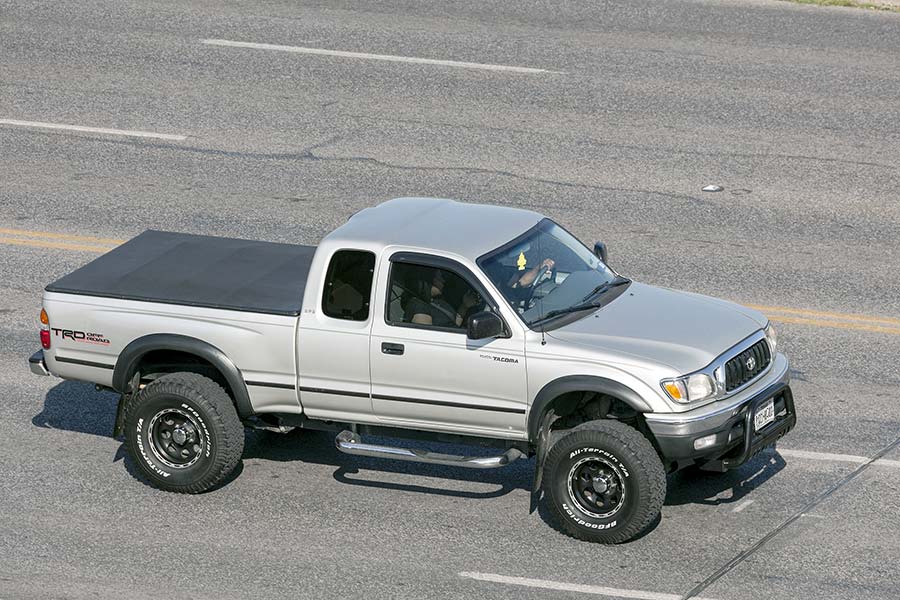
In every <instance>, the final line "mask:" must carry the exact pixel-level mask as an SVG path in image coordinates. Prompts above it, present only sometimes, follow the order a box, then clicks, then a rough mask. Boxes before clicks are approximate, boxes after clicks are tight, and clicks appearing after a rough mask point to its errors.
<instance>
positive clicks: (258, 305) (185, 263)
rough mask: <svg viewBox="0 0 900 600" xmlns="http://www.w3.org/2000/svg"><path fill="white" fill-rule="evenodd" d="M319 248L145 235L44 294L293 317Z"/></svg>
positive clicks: (163, 233)
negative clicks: (98, 297)
mask: <svg viewBox="0 0 900 600" xmlns="http://www.w3.org/2000/svg"><path fill="white" fill-rule="evenodd" d="M315 250H316V249H315V247H314V246H296V245H294V244H276V243H272V242H257V241H253V240H238V239H233V238H221V237H212V236H207V235H190V234H186V233H170V232H167V231H151V230H148V231H145V232H144V233H142V234H140V235H139V236H137V237H135V238H133V239H131V240H129V241H128V242H126V243H124V244H122V245H121V246H119V247H117V248H115V249H114V250H112V251H110V252H107V253H106V254H104V255H103V256H101V257H100V258H98V259H96V260H94V261H93V262H90V263H88V264H86V265H85V266H83V267H81V268H80V269H78V270H77V271H73V272H72V273H70V274H68V275H66V276H65V277H63V278H62V279H59V280H57V281H55V282H53V283H51V284H50V285H48V286H47V288H46V289H47V291H48V292H63V293H66V294H80V295H85V296H101V297H104V298H122V299H126V300H140V301H143V302H164V303H166V304H182V305H186V306H205V307H209V308H222V309H227V310H240V311H247V312H258V313H270V314H275V315H291V316H296V315H299V314H300V306H301V304H302V303H303V290H304V288H305V287H306V277H307V275H308V274H309V266H310V263H311V262H312V258H313V253H314V252H315Z"/></svg>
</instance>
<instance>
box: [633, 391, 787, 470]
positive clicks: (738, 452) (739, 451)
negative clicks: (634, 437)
mask: <svg viewBox="0 0 900 600" xmlns="http://www.w3.org/2000/svg"><path fill="white" fill-rule="evenodd" d="M769 399H772V400H774V405H775V420H774V421H772V422H771V423H769V424H768V425H766V426H765V427H763V428H762V429H761V430H760V431H755V428H754V421H753V417H754V415H755V414H756V411H757V409H758V408H759V407H760V406H761V405H763V404H764V403H765V402H766V401H767V400H769ZM711 421H713V419H702V420H695V421H690V422H687V423H664V422H654V421H650V420H648V421H647V425H648V426H649V427H650V431H652V432H653V435H654V437H655V438H656V442H657V445H658V447H659V451H660V454H661V455H662V456H663V459H664V460H665V461H666V462H667V463H668V464H670V465H673V466H674V468H675V469H679V468H682V467H686V466H688V465H691V464H699V465H700V466H701V467H703V468H706V469H710V470H715V471H725V470H727V469H734V468H737V467H739V466H741V465H742V464H744V463H745V462H747V461H748V460H750V458H752V457H753V456H754V455H755V454H757V453H758V452H759V451H760V450H762V449H763V448H765V447H766V446H770V445H772V444H774V443H775V442H776V441H778V439H780V438H781V437H782V436H784V435H785V434H786V433H787V432H789V431H790V430H791V429H793V428H794V425H796V423H797V413H796V411H795V409H794V397H793V394H792V393H791V387H790V385H788V383H787V381H786V380H783V381H778V382H777V383H774V384H772V385H770V386H769V387H767V388H766V389H764V390H763V391H761V392H759V393H758V394H754V395H753V396H752V397H751V398H750V399H748V400H747V401H745V402H743V403H741V404H740V405H739V406H737V407H735V408H734V410H732V411H731V412H730V416H728V418H727V419H726V420H725V421H724V423H722V422H721V419H715V421H716V422H714V423H712V422H711ZM707 436H715V441H714V443H713V444H712V446H709V447H706V448H703V449H701V450H695V449H694V442H695V440H697V439H699V438H703V437H707Z"/></svg>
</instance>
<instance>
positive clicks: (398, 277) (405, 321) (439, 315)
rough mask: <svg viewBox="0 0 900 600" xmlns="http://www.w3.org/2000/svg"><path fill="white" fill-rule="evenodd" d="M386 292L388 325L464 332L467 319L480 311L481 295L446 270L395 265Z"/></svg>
mask: <svg viewBox="0 0 900 600" xmlns="http://www.w3.org/2000/svg"><path fill="white" fill-rule="evenodd" d="M388 289H389V297H388V306H387V315H386V321H387V323H388V324H389V325H396V326H406V327H421V328H424V329H438V330H444V331H453V332H459V333H465V331H466V328H467V326H468V321H469V318H470V317H471V316H472V315H473V314H475V313H477V312H478V311H480V310H484V304H485V303H484V301H483V299H482V298H481V295H480V294H479V293H478V292H476V291H475V290H474V289H473V288H472V286H470V285H469V284H468V283H467V282H466V280H465V279H463V278H462V277H461V276H459V275H458V274H457V273H455V272H453V271H452V270H449V269H443V268H439V267H433V266H430V265H422V264H416V263H410V262H395V263H393V264H392V265H391V274H390V284H389V288H388Z"/></svg>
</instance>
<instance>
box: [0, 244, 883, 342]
mask: <svg viewBox="0 0 900 600" xmlns="http://www.w3.org/2000/svg"><path fill="white" fill-rule="evenodd" d="M0 234H6V235H12V236H20V237H0V244H12V245H16V246H30V247H33V248H55V249H60V250H76V251H81V252H109V251H110V250H112V249H113V248H114V247H115V246H117V245H119V244H122V243H124V242H125V240H117V239H111V238H99V237H92V236H86V235H72V234H68V233H53V232H49V231H32V230H26V229H9V228H3V227H0ZM29 237H31V238H46V239H36V240H35V239H26V238H29ZM55 240H60V241H55ZM77 242H88V243H83V244H80V243H77ZM745 306H747V307H749V308H753V309H755V310H759V311H762V312H764V313H766V314H767V315H768V317H769V318H770V319H771V320H772V321H775V322H779V323H793V324H797V325H812V326H814V327H833V328H836V329H851V330H855V331H868V332H870V333H887V334H890V335H900V319H897V318H894V317H873V316H867V315H854V314H848V313H835V312H826V311H821V310H805V309H799V308H788V307H785V306H762V305H758V304H747V305H745Z"/></svg>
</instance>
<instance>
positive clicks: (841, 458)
mask: <svg viewBox="0 0 900 600" xmlns="http://www.w3.org/2000/svg"><path fill="white" fill-rule="evenodd" d="M778 453H779V454H780V455H782V456H784V457H786V458H806V459H809V460H825V461H831V462H849V463H854V464H858V465H861V464H863V463H867V462H869V460H871V459H870V458H869V457H868V456H855V455H853V454H829V453H827V452H809V451H807V450H789V449H787V448H778ZM872 466H875V467H894V468H900V460H890V459H887V458H879V459H878V460H876V461H875V462H873V463H872Z"/></svg>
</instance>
